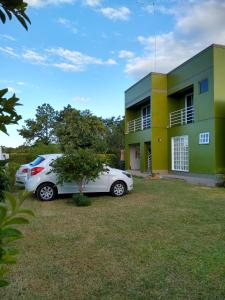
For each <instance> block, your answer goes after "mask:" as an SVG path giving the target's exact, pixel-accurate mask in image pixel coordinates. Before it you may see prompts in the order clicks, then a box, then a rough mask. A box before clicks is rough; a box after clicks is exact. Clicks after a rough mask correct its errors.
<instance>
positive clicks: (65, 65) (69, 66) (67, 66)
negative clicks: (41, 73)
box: [53, 63, 84, 72]
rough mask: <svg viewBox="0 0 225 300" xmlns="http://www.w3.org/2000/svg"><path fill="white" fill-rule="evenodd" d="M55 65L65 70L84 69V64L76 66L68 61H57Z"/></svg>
mask: <svg viewBox="0 0 225 300" xmlns="http://www.w3.org/2000/svg"><path fill="white" fill-rule="evenodd" d="M53 66H54V67H56V68H58V69H60V70H62V71H65V72H81V71H83V70H84V68H83V66H75V65H73V64H68V63H56V64H53Z"/></svg>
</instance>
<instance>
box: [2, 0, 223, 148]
mask: <svg viewBox="0 0 225 300" xmlns="http://www.w3.org/2000/svg"><path fill="white" fill-rule="evenodd" d="M26 2H27V3H28V10H27V14H28V16H29V18H30V19H31V22H32V24H31V26H29V30H28V31H26V30H25V29H24V28H23V27H22V26H21V24H20V23H18V21H17V20H16V19H13V20H12V21H7V22H6V24H4V25H3V24H0V66H1V73H0V89H2V88H6V87H7V88H8V90H9V92H8V96H11V95H12V94H13V93H16V95H17V97H19V98H20V103H21V104H22V106H20V107H18V108H17V112H18V113H19V114H21V115H22V117H23V120H22V121H20V122H19V124H18V125H10V126H8V127H7V129H8V133H9V136H7V135H5V134H3V133H0V145H3V146H8V147H9V146H12V147H16V146H18V145H21V144H23V143H24V142H25V141H24V140H23V138H22V137H21V136H19V134H18V132H17V129H19V128H21V127H22V125H23V121H24V120H26V119H30V118H34V116H35V110H36V108H37V106H38V105H41V104H43V103H49V104H51V105H52V106H53V107H54V108H55V109H57V110H60V109H62V108H63V107H64V106H67V105H68V104H70V105H72V106H73V107H75V108H77V109H80V110H84V109H89V110H90V111H91V112H92V113H93V114H95V115H97V116H101V117H104V118H107V117H111V116H119V115H120V116H122V115H124V91H125V90H126V89H127V88H129V87H130V86H131V85H132V84H134V83H135V82H136V81H137V80H139V79H140V78H142V77H143V76H145V75H147V74H148V73H150V72H152V71H156V72H168V71H170V70H172V69H173V68H175V67H176V66H178V65H179V64H181V63H182V62H184V61H185V60H187V59H189V58H190V57H192V56H193V55H195V54H196V53H198V52H200V51H201V50H203V49H204V48H206V47H208V46H209V45H211V44H212V43H218V44H225V17H224V16H225V0H155V1H151V0H27V1H26ZM155 44H156V47H155Z"/></svg>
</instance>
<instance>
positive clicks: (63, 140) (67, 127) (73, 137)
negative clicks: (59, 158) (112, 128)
mask: <svg viewBox="0 0 225 300" xmlns="http://www.w3.org/2000/svg"><path fill="white" fill-rule="evenodd" d="M56 135H57V137H58V140H59V143H60V145H61V148H62V150H63V152H65V153H70V152H71V151H74V149H78V148H83V149H85V148H92V149H95V150H97V149H98V148H99V147H100V145H101V144H102V142H103V140H104V136H105V126H104V124H103V122H102V120H101V119H100V118H98V117H97V116H94V115H92V113H91V112H90V111H89V110H84V111H79V110H76V109H74V108H71V107H70V106H68V107H66V108H64V110H63V111H61V112H60V115H59V118H58V122H57V125H56Z"/></svg>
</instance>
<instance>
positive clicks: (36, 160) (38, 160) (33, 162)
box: [30, 156, 45, 166]
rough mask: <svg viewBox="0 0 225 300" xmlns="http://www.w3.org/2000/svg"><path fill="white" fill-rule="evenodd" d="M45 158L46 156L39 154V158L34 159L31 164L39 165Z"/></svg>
mask: <svg viewBox="0 0 225 300" xmlns="http://www.w3.org/2000/svg"><path fill="white" fill-rule="evenodd" d="M44 160H45V158H44V157H42V156H38V157H37V158H35V160H33V161H32V162H31V163H30V165H31V166H37V165H39V164H40V163H41V162H43V161H44Z"/></svg>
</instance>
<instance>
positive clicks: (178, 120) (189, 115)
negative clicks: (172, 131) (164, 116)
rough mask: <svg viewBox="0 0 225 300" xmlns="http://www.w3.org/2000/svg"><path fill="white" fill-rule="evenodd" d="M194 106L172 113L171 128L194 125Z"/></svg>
mask: <svg viewBox="0 0 225 300" xmlns="http://www.w3.org/2000/svg"><path fill="white" fill-rule="evenodd" d="M194 117H195V115H194V106H193V105H192V106H189V107H186V108H182V109H179V110H176V111H173V112H171V113H170V115H169V118H170V127H174V126H180V125H186V124H189V123H194Z"/></svg>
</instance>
